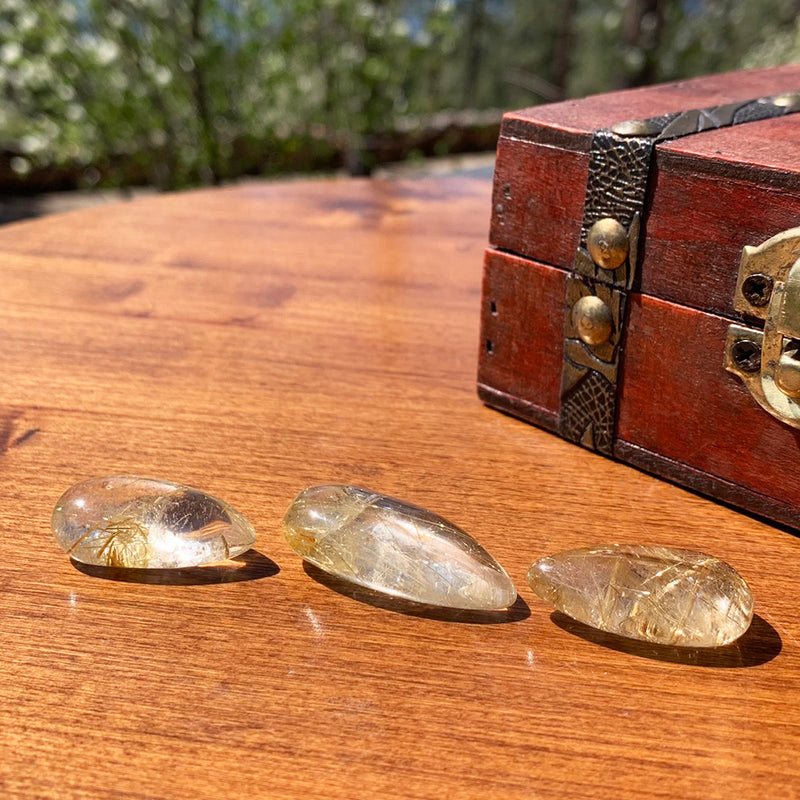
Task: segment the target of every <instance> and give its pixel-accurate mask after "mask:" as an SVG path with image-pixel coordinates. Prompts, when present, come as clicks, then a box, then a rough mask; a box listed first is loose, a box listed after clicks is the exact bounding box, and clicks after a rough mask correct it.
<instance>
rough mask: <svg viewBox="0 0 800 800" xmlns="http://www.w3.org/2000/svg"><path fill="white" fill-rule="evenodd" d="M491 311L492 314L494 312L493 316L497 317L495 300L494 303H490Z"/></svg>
mask: <svg viewBox="0 0 800 800" xmlns="http://www.w3.org/2000/svg"><path fill="white" fill-rule="evenodd" d="M489 311H491V312H492V314H494V315H495V316H497V303H495V301H494V300H492V301H491V302H490V303H489Z"/></svg>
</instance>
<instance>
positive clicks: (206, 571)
mask: <svg viewBox="0 0 800 800" xmlns="http://www.w3.org/2000/svg"><path fill="white" fill-rule="evenodd" d="M70 561H71V562H72V566H73V567H75V569H77V570H78V572H82V573H83V574H84V575H91V577H93V578H102V579H103V580H108V581H124V582H126V583H148V584H158V585H160V586H202V585H207V584H215V583H238V582H240V581H257V580H260V579H261V578H271V577H272V576H273V575H277V574H278V573H279V572H280V567H278V565H277V564H276V563H275V562H274V561H273V560H272V559H271V558H267V557H266V556H265V555H262V554H261V553H259V552H258V551H257V550H248V551H247V552H246V553H242V554H241V555H240V556H236V557H235V558H232V559H230V560H229V561H226V562H224V563H221V564H207V565H205V566H201V567H178V568H176V569H141V568H136V567H102V566H98V565H96V564H84V563H83V562H81V561H76V560H75V559H74V558H70Z"/></svg>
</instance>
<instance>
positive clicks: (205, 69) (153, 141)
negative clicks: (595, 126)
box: [0, 0, 800, 188]
mask: <svg viewBox="0 0 800 800" xmlns="http://www.w3.org/2000/svg"><path fill="white" fill-rule="evenodd" d="M799 15H800V0H746V1H745V0H672V1H669V0H383V2H379V0H4V2H3V4H2V6H0V151H2V152H0V182H3V181H5V182H6V184H8V183H13V182H14V181H16V182H17V185H18V186H20V187H25V186H33V187H35V186H36V185H37V184H38V185H42V186H44V185H48V186H53V185H54V184H55V185H57V184H58V183H59V181H61V182H62V183H63V184H64V185H75V184H76V183H83V184H87V185H93V184H96V183H98V182H100V183H102V184H105V185H124V184H130V183H149V184H151V185H154V186H157V187H161V188H172V187H179V186H189V185H196V184H202V183H214V182H219V181H221V180H226V179H229V178H232V177H236V176H238V175H241V174H245V173H258V174H264V173H272V172H278V171H282V170H287V169H290V170H295V169H309V168H315V167H320V166H326V167H332V166H337V165H340V166H345V167H346V168H347V169H348V170H349V171H351V172H354V173H357V172H368V171H369V170H370V169H371V168H372V167H373V166H374V164H375V162H376V159H378V158H379V157H384V156H385V153H389V152H393V153H395V156H396V155H397V153H401V152H407V151H408V150H409V149H413V142H412V144H410V145H408V147H406V150H405V151H404V150H403V147H395V148H394V150H392V148H386V147H385V146H384V145H385V143H386V142H387V141H397V140H398V139H403V137H406V138H407V139H409V141H411V140H412V139H413V137H410V138H409V132H413V131H414V130H421V129H422V128H423V127H424V125H425V124H426V120H427V119H429V117H430V115H432V114H437V113H441V112H443V111H448V112H452V110H454V109H470V110H477V109H496V110H497V112H496V113H495V114H494V117H493V119H495V120H496V119H498V118H499V110H500V109H507V108H512V107H520V106H526V105H532V104H535V103H538V102H543V101H552V100H558V99H561V98H563V97H569V96H576V95H582V94H588V93H592V92H598V91H604V90H609V89H615V88H622V87H627V86H637V85H641V84H644V83H650V82H654V81H661V80H670V79H677V78H682V77H688V76H692V75H697V74H701V73H705V72H717V71H722V70H727V69H734V68H736V67H739V66H756V65H766V64H774V63H781V62H785V61H788V60H792V59H797V58H800V23H798V16H799ZM448 146H450V145H449V143H448V140H447V139H446V138H443V139H441V140H440V141H439V142H438V144H437V145H436V147H435V148H434V149H435V150H436V151H438V150H439V149H443V148H446V147H448ZM381 148H383V149H381ZM382 154H383V155H382Z"/></svg>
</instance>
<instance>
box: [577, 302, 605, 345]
mask: <svg viewBox="0 0 800 800" xmlns="http://www.w3.org/2000/svg"><path fill="white" fill-rule="evenodd" d="M572 324H573V326H574V327H575V329H576V330H577V331H578V336H579V337H580V339H581V341H583V342H586V344H595V345H596V344H603V343H604V342H607V341H608V340H609V339H610V338H611V333H612V331H613V330H614V318H613V317H612V316H611V309H610V308H609V307H608V306H607V305H606V304H605V303H604V302H603V301H602V300H601V299H600V298H599V297H596V296H595V295H593V294H587V295H584V296H583V297H581V298H580V299H579V300H578V301H577V302H576V303H575V305H574V306H572Z"/></svg>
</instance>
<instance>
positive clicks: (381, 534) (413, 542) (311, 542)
mask: <svg viewBox="0 0 800 800" xmlns="http://www.w3.org/2000/svg"><path fill="white" fill-rule="evenodd" d="M283 530H284V533H285V534H286V538H287V540H288V542H289V544H290V545H291V547H292V549H293V550H294V551H295V552H296V553H298V555H300V556H302V557H303V558H304V559H305V560H306V561H309V562H311V563H312V564H315V565H316V566H318V567H319V568H320V569H323V570H325V571H326V572H329V573H331V574H333V575H336V576H338V577H340V578H344V579H345V580H348V581H352V582H353V583H357V584H360V585H361V586H367V587H369V588H370V589H376V590H377V591H380V592H385V593H386V594H390V595H394V596H395V597H402V598H405V599H407V600H412V601H414V602H417V603H427V604H429V605H436V606H445V607H448V608H468V609H474V610H499V609H503V608H508V607H509V606H511V605H513V604H514V602H515V600H516V599H517V590H516V589H515V588H514V584H513V583H511V579H510V578H509V577H508V575H506V573H505V571H504V570H503V568H502V567H501V566H500V565H499V564H498V563H497V562H496V561H495V560H494V559H493V558H492V557H491V556H490V555H489V553H487V552H486V550H484V549H483V548H482V547H481V546H480V545H479V544H478V543H477V542H476V541H475V540H474V539H473V538H472V537H471V536H469V535H468V534H466V533H464V531H462V530H461V529H460V528H457V527H456V526H455V525H453V524H452V523H450V522H447V520H444V519H442V518H441V517H439V516H437V515H436V514H433V513H431V512H430V511H426V510H425V509H423V508H419V507H418V506H413V505H410V504H409V503H404V502H402V501H400V500H394V499H393V498H391V497H386V496H384V495H381V494H376V493H375V492H371V491H368V490H367V489H358V488H356V487H354V486H312V487H310V488H308V489H306V490H305V491H303V492H301V493H300V495H298V497H297V498H296V499H295V501H294V503H292V505H291V507H290V508H289V510H288V511H287V512H286V516H285V517H284V520H283Z"/></svg>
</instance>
